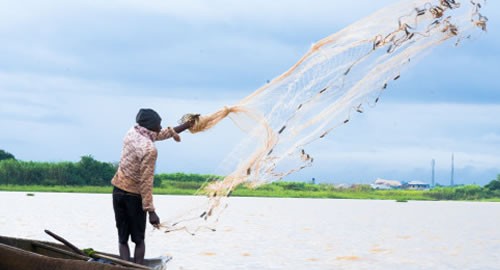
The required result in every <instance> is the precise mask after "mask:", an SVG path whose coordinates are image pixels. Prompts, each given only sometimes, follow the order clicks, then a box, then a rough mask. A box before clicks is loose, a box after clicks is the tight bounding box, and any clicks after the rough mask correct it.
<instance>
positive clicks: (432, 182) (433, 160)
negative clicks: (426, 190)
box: [431, 159, 436, 187]
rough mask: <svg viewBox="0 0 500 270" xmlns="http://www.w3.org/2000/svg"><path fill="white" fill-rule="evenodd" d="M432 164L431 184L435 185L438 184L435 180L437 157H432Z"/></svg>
mask: <svg viewBox="0 0 500 270" xmlns="http://www.w3.org/2000/svg"><path fill="white" fill-rule="evenodd" d="M431 166H432V178H431V186H432V187H434V186H435V185H436V183H435V182H434V176H435V174H434V169H435V167H436V160H435V159H432V161H431Z"/></svg>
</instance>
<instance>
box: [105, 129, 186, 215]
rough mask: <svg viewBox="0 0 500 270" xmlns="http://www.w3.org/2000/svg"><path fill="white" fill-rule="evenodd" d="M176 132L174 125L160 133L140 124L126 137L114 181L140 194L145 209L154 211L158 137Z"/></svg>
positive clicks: (118, 186)
mask: <svg viewBox="0 0 500 270" xmlns="http://www.w3.org/2000/svg"><path fill="white" fill-rule="evenodd" d="M174 135H176V132H175V131H174V130H173V129H172V128H170V127H169V128H165V129H162V130H161V131H160V132H159V133H156V132H153V131H150V130H148V129H146V128H144V127H141V126H138V125H136V126H134V127H133V128H131V129H130V130H129V131H128V132H127V134H126V135H125V138H124V140H123V150H122V155H121V159H120V164H119V166H118V170H117V171H116V174H115V176H114V177H113V179H112V180H111V184H113V185H114V186H115V187H117V188H119V189H122V190H124V191H127V192H130V193H134V194H139V195H140V196H141V198H142V208H143V209H144V211H154V210H155V207H154V205H153V181H154V172H155V166H156V158H157V156H158V152H157V150H156V146H155V144H154V142H155V141H159V140H165V139H168V138H171V137H173V136H174Z"/></svg>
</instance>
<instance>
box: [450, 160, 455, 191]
mask: <svg viewBox="0 0 500 270" xmlns="http://www.w3.org/2000/svg"><path fill="white" fill-rule="evenodd" d="M454 174H455V154H454V153H451V181H450V186H454V185H455V182H454V179H453V177H454Z"/></svg>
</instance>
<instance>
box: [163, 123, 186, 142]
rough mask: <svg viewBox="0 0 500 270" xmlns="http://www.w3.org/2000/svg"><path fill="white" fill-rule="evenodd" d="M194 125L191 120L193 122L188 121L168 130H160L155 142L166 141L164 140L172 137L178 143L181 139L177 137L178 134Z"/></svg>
mask: <svg viewBox="0 0 500 270" xmlns="http://www.w3.org/2000/svg"><path fill="white" fill-rule="evenodd" d="M194 123H195V122H194V120H193V121H188V122H185V123H182V124H180V125H178V126H176V127H174V128H171V127H168V128H165V129H162V130H161V131H160V133H158V136H157V137H156V140H158V141H161V140H166V139H169V138H172V137H173V138H174V140H175V141H177V142H180V141H181V137H180V136H179V133H181V132H183V131H185V130H186V129H188V128H190V127H192V126H193V125H194Z"/></svg>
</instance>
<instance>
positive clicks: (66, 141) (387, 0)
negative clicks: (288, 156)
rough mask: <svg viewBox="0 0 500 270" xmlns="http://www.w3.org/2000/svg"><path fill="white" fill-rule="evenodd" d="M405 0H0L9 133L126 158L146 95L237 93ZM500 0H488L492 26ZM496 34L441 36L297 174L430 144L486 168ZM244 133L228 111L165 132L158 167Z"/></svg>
mask: <svg viewBox="0 0 500 270" xmlns="http://www.w3.org/2000/svg"><path fill="white" fill-rule="evenodd" d="M396 2H399V1H395V0H384V1H375V2H368V1H364V2H363V3H361V2H346V1H327V0H313V1H284V0H279V1H263V0H259V1H237V2H235V1H220V0H216V1H211V2H205V1H200V0H190V1H160V0H152V1H138V0H127V1H104V2H103V1H59V0H48V1H43V2H40V1H25V0H21V1H14V2H12V1H1V2H0V34H1V35H2V36H3V37H4V38H3V42H2V43H0V58H1V59H2V61H1V62H0V125H1V126H3V127H8V128H5V129H3V130H2V133H0V141H1V142H2V143H3V144H4V145H2V147H5V148H6V149H7V150H9V151H10V152H12V153H13V154H15V155H16V157H18V158H20V159H25V160H43V161H59V160H78V159H79V157H80V156H82V155H86V154H92V155H94V157H96V158H98V159H100V160H104V161H117V160H118V159H119V154H120V152H121V139H122V137H123V135H124V133H125V132H126V131H127V129H128V128H130V126H131V125H133V124H134V123H133V122H134V121H133V120H134V117H135V113H136V112H137V110H138V108H141V107H152V108H155V109H157V110H158V111H159V112H160V113H161V114H162V115H163V116H164V120H165V123H167V124H170V125H174V124H175V123H176V120H177V119H178V118H179V117H180V116H181V115H182V114H183V113H187V112H200V113H203V114H206V113H210V112H213V111H215V110H217V109H219V108H221V107H222V106H224V105H228V104H233V103H235V102H237V101H238V100H240V99H242V98H243V97H245V96H246V95H248V94H250V93H251V92H252V91H254V90H256V89H257V88H258V87H260V86H261V85H262V84H264V83H265V81H266V80H269V79H272V78H273V77H275V76H277V75H279V74H281V73H282V72H284V71H285V70H287V69H288V68H289V67H290V66H291V65H293V64H294V63H295V62H296V61H297V60H298V59H299V58H300V57H301V56H302V55H303V54H304V53H305V52H306V51H307V50H308V49H309V47H310V46H311V44H312V43H313V42H316V41H317V40H319V39H321V38H323V37H325V36H328V35H330V34H332V33H334V32H337V31H338V30H340V29H342V28H343V27H345V26H347V25H348V24H349V23H351V22H354V21H356V20H358V19H361V18H363V17H364V16H367V15H369V14H371V13H373V12H374V11H375V10H377V9H378V8H381V7H383V6H386V5H388V4H392V3H396ZM499 3H500V2H497V1H495V2H491V1H489V2H488V3H487V5H486V7H485V13H486V14H487V15H488V16H489V17H490V18H492V19H491V20H490V22H491V29H496V28H497V26H498V21H497V20H494V19H493V18H496V17H498V16H499V15H500V8H497V7H498V6H499ZM26 7H30V8H26ZM499 41H500V38H499V37H498V34H497V31H494V30H492V31H490V32H488V33H487V34H486V35H482V36H480V37H478V38H476V39H473V40H468V41H465V42H464V43H463V44H462V46H459V47H458V48H454V47H453V46H452V44H451V43H448V44H445V45H443V46H442V47H441V48H439V49H437V50H435V51H434V52H432V53H431V54H430V55H429V57H427V58H424V59H422V60H421V61H420V62H419V63H418V64H416V65H415V66H414V67H413V68H412V69H411V70H408V71H407V72H406V73H403V74H402V77H401V79H400V80H398V81H397V83H395V84H393V85H391V86H390V88H388V89H387V91H386V92H385V93H384V95H383V96H382V99H381V102H379V104H378V105H377V107H376V108H375V109H372V110H368V111H367V112H366V114H363V115H361V116H359V117H357V118H356V119H353V121H351V122H350V123H349V124H348V125H345V126H342V127H341V128H339V129H337V130H336V131H335V132H334V133H333V134H332V136H330V137H327V139H325V140H323V141H320V142H318V143H317V144H314V145H311V152H312V154H313V155H314V153H315V155H314V156H315V157H316V162H315V163H316V164H315V165H314V167H312V168H308V169H307V170H305V171H303V172H301V173H300V174H297V175H294V176H293V177H297V178H299V179H300V178H303V179H308V178H310V176H311V175H316V176H318V175H319V176H321V177H324V178H325V179H342V180H343V181H356V180H360V181H361V180H362V181H367V179H371V178H375V176H378V177H388V178H390V177H391V175H393V176H394V178H412V177H420V178H424V176H426V175H428V173H429V172H428V166H429V162H430V160H431V159H432V158H435V159H436V160H437V161H438V166H439V169H440V170H442V171H443V175H446V171H447V170H448V168H447V165H445V164H447V163H449V156H450V153H452V152H455V153H456V162H457V172H463V173H464V174H466V172H467V174H468V175H469V176H470V178H467V181H473V180H474V179H473V178H474V177H473V176H474V175H475V176H476V177H478V178H481V179H489V178H490V176H489V175H491V172H493V171H495V170H496V171H498V170H499V168H498V165H495V164H500V163H499V160H498V157H497V156H498V155H497V153H496V152H495V149H499V148H500V147H499V139H498V138H499V137H500V135H499V134H500V128H499V126H498V124H497V123H498V121H497V120H496V118H495V117H496V116H497V115H499V113H500V109H499V103H500V93H499V92H498V91H499V89H500V84H499V83H498V80H497V78H496V73H495V72H496V70H497V69H498V68H497V66H498V64H497V63H498V55H499V52H498V50H499V49H498V48H499V46H497V45H498V44H499ZM243 136H244V134H242V133H241V131H239V130H238V129H237V128H236V127H235V126H234V125H233V124H232V123H231V121H229V120H227V121H224V122H223V123H222V124H220V126H217V127H216V128H215V129H214V130H211V131H209V132H207V133H202V134H197V135H190V134H185V135H184V136H183V142H182V143H180V144H175V143H173V142H164V143H159V144H158V148H159V150H160V156H159V160H158V171H159V172H165V171H187V172H200V173H217V172H218V171H219V169H220V167H221V166H224V165H223V164H221V162H222V160H223V159H224V157H225V155H226V154H227V153H229V152H230V151H231V149H232V147H234V145H236V144H237V143H238V141H239V139H241V138H242V137H243ZM441 166H442V167H441ZM360 168H362V169H360ZM469 176H467V177H469ZM321 177H318V179H319V178H321Z"/></svg>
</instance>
